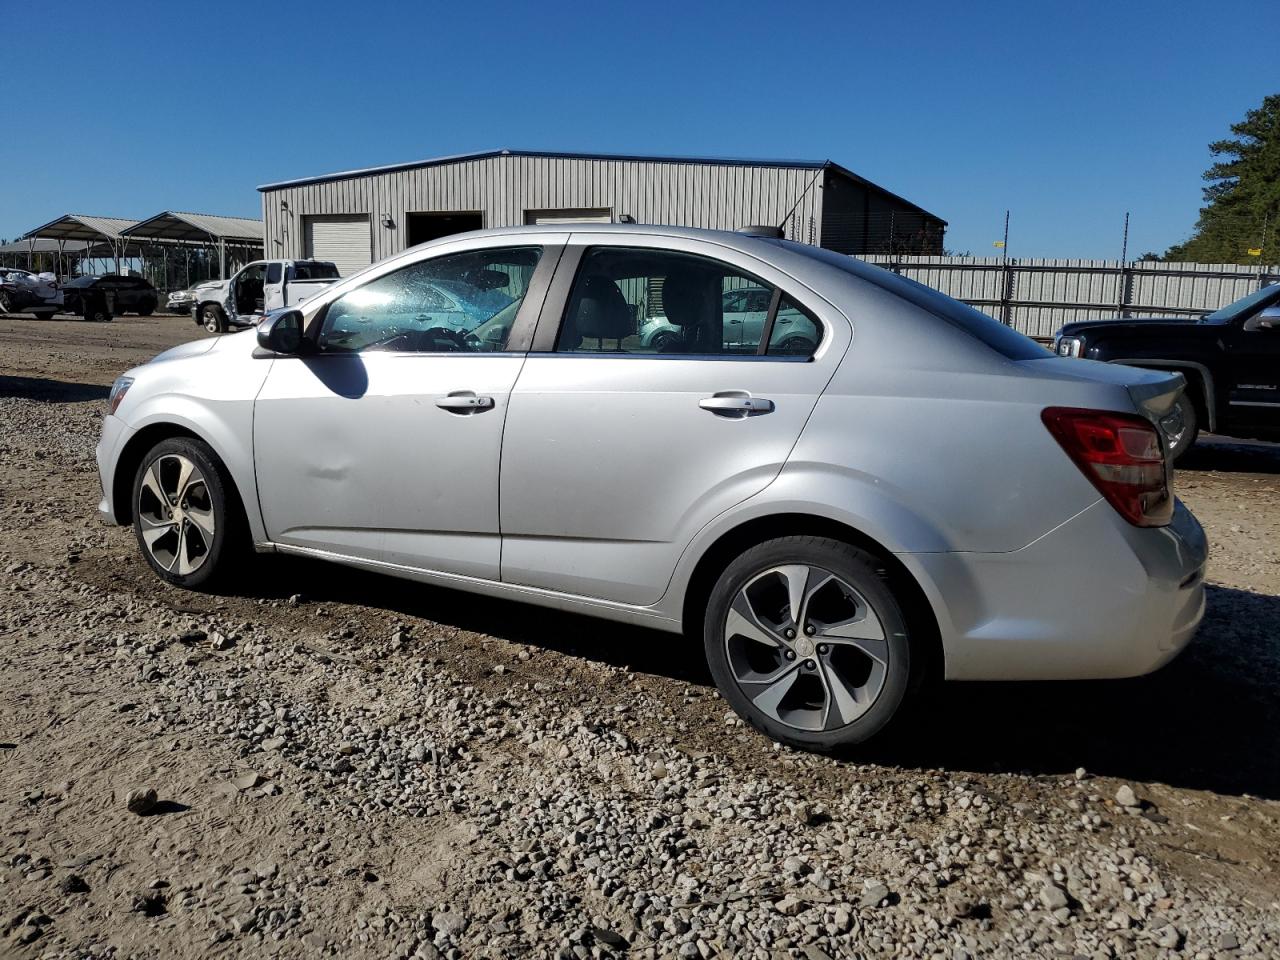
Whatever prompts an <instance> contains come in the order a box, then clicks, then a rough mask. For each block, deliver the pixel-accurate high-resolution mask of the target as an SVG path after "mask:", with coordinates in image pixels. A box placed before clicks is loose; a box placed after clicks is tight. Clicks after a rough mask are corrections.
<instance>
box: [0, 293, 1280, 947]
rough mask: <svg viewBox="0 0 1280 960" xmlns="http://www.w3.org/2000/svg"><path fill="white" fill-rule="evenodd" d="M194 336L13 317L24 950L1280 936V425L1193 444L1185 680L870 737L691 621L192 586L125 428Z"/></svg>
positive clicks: (988, 689) (5, 834)
mask: <svg viewBox="0 0 1280 960" xmlns="http://www.w3.org/2000/svg"><path fill="white" fill-rule="evenodd" d="M193 333H194V334H198V331H194V330H193V327H192V325H191V324H190V323H189V322H188V321H186V320H183V319H178V318H170V317H152V318H147V319H138V318H124V319H121V320H118V321H116V322H115V323H113V324H111V325H110V326H106V325H102V326H94V325H89V324H85V323H79V322H64V321H53V322H43V323H40V322H35V321H30V320H17V319H0V505H2V506H3V509H2V511H0V569H2V570H3V571H4V576H3V578H0V598H2V601H0V956H15V957H157V958H187V957H206V956H211V957H230V956H246V957H249V956H251V957H260V956H326V955H328V956H344V957H346V956H369V957H388V958H409V957H420V958H435V957H441V956H444V957H452V958H459V957H527V956H564V957H609V956H622V955H625V956H628V957H691V958H692V957H709V956H724V957H759V958H773V957H801V958H807V960H821V958H824V957H831V958H836V957H867V958H872V957H876V958H878V957H930V958H945V960H965V958H969V957H973V958H977V957H1010V958H1012V957H1026V956H1037V957H1062V958H1068V957H1077V956H1079V957H1090V958H1105V957H1128V956H1132V957H1139V958H1147V957H1150V958H1156V957H1179V958H1182V957H1188V958H1189V957H1195V958H1205V960H1207V958H1235V957H1242V958H1243V957H1274V956H1276V955H1278V954H1280V920H1278V919H1277V918H1280V902H1278V901H1280V878H1278V877H1277V873H1276V867H1277V863H1278V862H1280V743H1278V738H1277V730H1278V729H1280V699H1278V695H1277V689H1278V683H1277V682H1278V681H1280V641H1278V640H1277V627H1278V626H1280V597H1278V596H1277V594H1278V593H1280V572H1278V571H1277V566H1276V565H1277V562H1280V547H1278V546H1277V544H1278V543H1280V539H1278V538H1277V533H1280V498H1278V497H1277V487H1278V486H1280V449H1277V448H1275V447H1270V446H1266V445H1259V444H1235V443H1229V442H1210V443H1207V444H1205V446H1204V448H1203V449H1202V450H1197V451H1196V452H1195V453H1194V455H1193V458H1192V460H1191V462H1190V463H1189V464H1188V469H1185V470H1181V471H1179V475H1178V478H1177V486H1178V489H1179V493H1180V494H1181V495H1182V496H1183V497H1184V499H1185V500H1186V501H1187V502H1188V504H1189V505H1190V506H1191V507H1192V509H1193V510H1195V511H1196V513H1197V514H1198V515H1199V516H1200V518H1201V519H1202V521H1203V522H1204V523H1205V525H1206V527H1207V528H1208V530H1209V534H1210V538H1211V541H1212V543H1213V547H1214V555H1213V561H1212V564H1211V568H1210V581H1211V583H1212V587H1211V590H1210V607H1209V614H1208V617H1207V619H1206V622H1205V625H1204V627H1203V628H1202V630H1201V633H1200V635H1199V637H1198V638H1197V639H1196V641H1195V642H1194V644H1193V645H1192V647H1191V648H1190V649H1189V650H1188V652H1187V653H1186V654H1185V655H1184V656H1183V657H1182V658H1180V659H1179V660H1177V661H1176V662H1175V663H1174V664H1173V665H1171V666H1170V667H1169V668H1167V669H1165V670H1164V671H1162V672H1160V673H1159V674H1156V675H1154V676H1152V677H1148V678H1144V679H1141V680H1133V681H1118V682H1111V683H1078V684H1034V685H1030V684H1021V685H999V684H972V685H954V686H952V687H949V688H947V689H945V690H944V691H943V692H942V693H941V694H940V695H939V697H938V698H937V702H936V703H933V704H931V705H930V707H929V709H928V711H927V712H925V714H924V715H923V716H922V717H921V719H920V721H919V729H917V730H915V731H913V732H912V733H911V734H910V736H908V737H907V738H905V739H904V740H903V741H902V742H899V743H897V744H894V745H891V746H886V747H884V748H882V755H878V756H871V757H864V758H862V759H861V761H860V762H857V763H853V762H841V761H836V760H831V759H826V758H819V757H814V756H808V755H805V754H800V753H795V752H792V751H789V750H785V749H782V748H780V747H777V746H775V745H774V744H771V743H769V742H768V741H767V740H765V739H763V738H761V737H759V736H758V735H756V734H754V733H752V732H751V731H750V730H748V729H747V728H745V727H744V726H743V725H742V724H741V722H739V721H738V720H737V719H736V718H735V717H734V716H733V715H732V714H731V713H730V711H729V710H728V708H727V706H726V704H725V703H724V702H723V701H721V700H720V699H719V698H718V696H717V695H716V693H715V691H714V689H713V688H712V687H711V686H710V684H709V680H708V678H707V676H706V673H705V668H704V667H703V666H702V665H701V664H699V663H698V659H697V653H696V649H695V648H693V647H691V646H690V645H689V644H687V643H686V642H684V641H682V640H681V639H680V638H677V637H671V636H667V635H664V634H657V633H650V632H647V631H643V630H639V629H632V628H626V627H620V626H615V625H611V624H605V623H603V622H600V621H594V620H589V619H586V618H580V617H574V616H568V615H563V614H558V613H554V612H548V611H540V610H536V609H532V608H528V607H521V606H517V605H514V604H507V603H502V602H496V601H490V600H483V599H477V598H473V597H468V596H464V595H460V594H455V593H450V592H447V591H442V590H435V589H429V588H427V587H424V586H421V585H416V584H409V583H402V582H398V581H393V580H388V579H384V578H378V577H374V576H371V575H366V574H363V573H358V572H353V571H347V570H342V569H339V568H331V567H325V566H323V565H319V564H313V563H308V562H303V561H287V560H283V559H281V558H270V559H262V560H260V561H259V562H258V563H257V564H256V565H255V569H254V571H253V578H252V580H251V582H252V583H253V584H254V586H253V587H251V588H242V589H241V590H240V591H239V592H237V593H235V594H232V595H226V596H217V597H214V596H205V595H198V594H190V593H184V592H181V591H178V590H174V589H171V588H168V587H165V586H163V585H162V584H160V583H159V582H158V581H156V580H155V579H154V578H153V577H152V576H151V575H150V573H149V572H148V571H147V569H146V567H145V565H144V564H143V562H142V560H141V559H140V558H139V557H138V556H137V554H136V551H135V549H134V545H133V541H132V537H131V534H130V532H129V531H124V530H116V529H109V528H106V527H103V526H101V525H100V524H99V523H98V521H97V520H96V518H95V516H94V506H95V504H96V502H97V499H98V497H99V492H98V482H97V474H96V470H95V468H94V466H93V445H94V443H95V442H96V438H97V430H98V420H99V417H100V416H101V407H102V400H103V398H105V396H106V386H107V385H108V384H109V383H110V381H111V380H112V378H113V377H114V376H115V375H116V374H117V373H119V372H120V371H121V370H123V369H124V368H125V367H127V366H129V365H131V364H133V363H136V362H138V361H140V360H143V359H145V358H147V357H148V356H150V355H152V354H154V353H156V352H158V351H159V350H161V349H163V348H164V347H166V346H169V345H172V344H174V343H178V342H181V341H182V340H185V339H189V338H191V337H192V336H193ZM1082 602H1087V598H1082Z"/></svg>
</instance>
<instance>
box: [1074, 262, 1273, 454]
mask: <svg viewBox="0 0 1280 960" xmlns="http://www.w3.org/2000/svg"><path fill="white" fill-rule="evenodd" d="M1269 308H1270V309H1269ZM1053 352H1054V353H1056V354H1058V355H1059V356H1063V357H1085V358H1087V359H1089V360H1106V361H1107V362H1109V363H1124V364H1128V365H1130V366H1133V367H1151V368H1153V369H1156V370H1176V371H1178V372H1179V373H1181V374H1182V375H1183V376H1184V377H1186V379H1187V389H1186V393H1185V394H1183V397H1182V399H1181V400H1180V401H1179V402H1178V406H1177V408H1176V409H1174V410H1173V411H1172V412H1171V414H1170V415H1169V417H1167V418H1166V419H1165V421H1164V423H1163V426H1164V429H1165V433H1166V435H1167V436H1168V439H1169V450H1170V453H1171V454H1172V455H1173V457H1174V458H1175V459H1176V458H1178V457H1179V456H1181V455H1182V454H1184V453H1186V451H1187V450H1188V449H1190V447H1191V445H1192V444H1193V443H1195V442H1196V435H1197V434H1198V433H1199V432H1200V430H1201V429H1205V430H1210V431H1212V432H1214V433H1222V434H1226V435H1227V436H1232V437H1249V438H1253V439H1257V440H1280V284H1273V285H1272V286H1269V287H1263V288H1262V289H1261V290H1258V291H1255V292H1254V293H1251V294H1249V296H1247V297H1244V298H1242V299H1240V300H1237V301H1236V302H1235V303H1231V304H1228V305H1227V306H1225V307H1223V308H1222V309H1221V310H1217V311H1215V312H1214V313H1211V314H1209V315H1208V316H1206V317H1202V318H1200V319H1199V320H1195V319H1191V318H1185V317H1138V318H1125V319H1123V320H1091V321H1084V322H1082V323H1069V324H1067V325H1066V326H1065V327H1063V328H1062V329H1061V330H1059V331H1058V332H1057V333H1056V334H1055V335H1054V338H1053Z"/></svg>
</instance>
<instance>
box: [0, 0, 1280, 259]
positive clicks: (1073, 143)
mask: <svg viewBox="0 0 1280 960" xmlns="http://www.w3.org/2000/svg"><path fill="white" fill-rule="evenodd" d="M1232 9H1233V8H1231V7H1228V6H1222V5H1213V6H1211V5H1208V4H1193V3H1186V2H1177V0H1166V2H1164V3H1161V4H1140V5H1139V4H1128V3H1123V2H1120V3H1117V2H1110V3H1105V4H1104V3H1052V4H1047V3H1035V2H1031V3H1027V2H1022V3H1009V4H1003V3H982V2H978V3H972V2H971V3H956V2H953V3H945V4H943V3H917V4H911V3H894V4H888V3H875V4H865V5H864V4H855V3H830V4H809V3H798V2H791V3H787V4H771V3H756V2H751V0H740V2H735V3H699V2H697V0H684V2H679V3H668V2H665V0H663V2H629V3H612V2H606V0H596V2H592V3H555V2H551V0H543V2H538V3H533V2H530V3H514V4H508V3H503V2H499V0H489V2H486V3H483V4H467V3H451V4H435V3H417V2H413V3H411V2H406V3H402V4H396V3H381V2H378V0H365V2H361V3H352V2H344V3H338V2H332V0H310V2H305V3H303V2H293V0H285V2H278V3H255V4H249V3H239V2H232V0H220V2H218V3H192V4H187V3H172V2H150V0H136V2H129V3H123V4H105V5H104V4H102V3H99V2H96V0H95V2H93V3H87V2H86V3H76V2H71V3H64V4H61V5H59V7H58V14H57V16H56V17H54V18H52V19H50V18H47V17H43V16H41V15H39V14H37V13H34V12H31V11H28V12H27V13H26V14H24V15H23V16H22V17H21V18H20V20H21V24H20V25H19V27H18V29H17V30H14V29H13V28H14V24H13V23H10V24H8V26H7V28H6V31H5V32H6V34H7V36H6V40H5V44H4V46H5V57H4V63H3V66H0V71H3V76H4V77H5V83H4V87H5V94H4V100H5V101H6V103H7V104H9V105H10V107H9V109H7V110H6V111H5V112H6V116H7V121H6V134H5V135H4V136H3V137H0V237H9V238H12V237H14V236H17V235H19V234H21V233H23V232H25V231H26V230H29V229H31V228H33V227H35V226H38V225H39V224H41V223H44V222H46V221H48V220H50V219H53V218H54V217H56V216H59V215H61V214H63V213H66V212H76V213H88V214H97V215H115V216H126V217H143V216H149V215H151V214H154V213H157V212H159V211H160V210H164V209H177V210H195V211H201V212H208V213H223V214H231V215H239V216H260V215H261V207H260V201H259V195H258V193H257V192H256V190H255V189H254V188H255V187H256V186H257V185H258V184H261V183H266V182H270V181H273V180H281V179H289V178H292V177H300V176H307V175H311V174H318V173H325V172H331V171H335V170H343V169H348V168H352V167H361V166H370V165H376V164H382V163H393V162H399V161H404V160H413V159H419V158H424V157H431V156H438V155H441V154H451V153H460V152H467V151H472V150H483V149H490V148H494V147H511V148H518V149H534V150H536V149H566V150H582V151H593V152H606V153H612V152H619V153H669V154H685V155H710V156H741V157H787V158H790V157H794V158H801V159H824V158H831V159H833V160H835V161H837V162H839V163H841V164H843V165H845V166H847V167H849V168H851V169H852V170H854V171H856V172H857V173H859V174H861V175H863V176H865V177H867V178H868V179H870V180H873V181H875V182H877V183H879V184H881V185H883V186H885V187H887V188H888V189H890V190H893V191H894V192H896V193H899V194H901V195H903V196H905V197H907V198H908V199H911V200H913V201H915V202H916V203H919V204H920V205H921V206H923V207H925V208H926V209H928V210H931V211H933V212H934V213H936V214H938V215H939V216H941V217H943V218H944V219H946V220H948V221H949V222H950V229H949V230H948V233H947V246H948V247H949V248H951V249H956V250H967V251H970V252H972V253H974V254H991V253H994V252H996V251H994V250H993V248H992V246H991V242H992V241H993V240H996V239H998V238H999V236H1000V232H1001V229H1002V225H1003V219H1004V211H1005V209H1006V208H1009V209H1011V210H1012V228H1011V233H1010V243H1009V252H1010V254H1011V255H1013V256H1062V257H1118V256H1119V255H1120V242H1121V228H1122V223H1123V218H1124V213H1125V211H1126V210H1128V211H1130V212H1131V214H1132V227H1131V232H1130V244H1129V250H1130V252H1131V254H1132V255H1137V254H1139V253H1141V252H1143V251H1144V250H1148V249H1151V250H1157V251H1162V250H1163V249H1164V248H1165V247H1167V246H1168V245H1169V244H1170V243H1173V242H1175V241H1178V240H1180V239H1183V238H1184V237H1185V236H1186V234H1187V233H1188V232H1189V231H1190V229H1191V227H1192V225H1193V224H1194V222H1195V218H1196V214H1197V210H1198V208H1199V205H1200V187H1201V185H1202V184H1201V180H1200V174H1201V172H1202V171H1203V170H1204V169H1205V167H1206V166H1208V164H1209V162H1210V158H1209V153H1208V150H1207V146H1206V145H1207V144H1208V143H1209V141H1210V140H1213V139H1217V138H1219V137H1222V136H1225V135H1226V134H1227V132H1228V131H1227V127H1228V125H1229V124H1230V123H1231V122H1233V121H1235V120H1237V119H1239V118H1240V117H1242V116H1243V115H1244V113H1245V111H1246V110H1248V109H1250V108H1252V107H1255V106H1257V105H1258V104H1259V103H1260V102H1261V100H1262V98H1263V96H1265V95H1266V94H1269V93H1276V92H1280V4H1276V3H1274V2H1260V3H1253V4H1248V5H1241V6H1240V7H1239V8H1238V10H1239V15H1238V16H1236V15H1233V14H1232V13H1231V10H1232ZM11 19H12V18H11ZM15 39H17V40H18V41H19V42H17V43H15V42H14V40H15ZM14 104H19V105H20V108H17V109H15V108H14V106H13V105H14Z"/></svg>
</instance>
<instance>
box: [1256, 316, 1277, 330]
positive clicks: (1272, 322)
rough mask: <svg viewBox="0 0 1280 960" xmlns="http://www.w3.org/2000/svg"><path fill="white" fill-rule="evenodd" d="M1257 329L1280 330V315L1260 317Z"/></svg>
mask: <svg viewBox="0 0 1280 960" xmlns="http://www.w3.org/2000/svg"><path fill="white" fill-rule="evenodd" d="M1257 329H1259V330H1280V317H1259V318H1258V323H1257Z"/></svg>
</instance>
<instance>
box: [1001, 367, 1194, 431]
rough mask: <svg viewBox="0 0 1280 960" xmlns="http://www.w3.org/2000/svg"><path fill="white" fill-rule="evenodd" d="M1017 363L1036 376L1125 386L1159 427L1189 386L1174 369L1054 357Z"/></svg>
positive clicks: (1140, 407)
mask: <svg viewBox="0 0 1280 960" xmlns="http://www.w3.org/2000/svg"><path fill="white" fill-rule="evenodd" d="M1018 362H1019V364H1020V365H1022V366H1024V367H1026V368H1027V370H1029V371H1031V372H1033V373H1034V374H1035V375H1036V376H1043V377H1052V378H1054V379H1063V380H1076V381H1082V382H1089V383H1105V384H1109V385H1113V386H1118V387H1123V388H1124V389H1125V391H1126V392H1127V393H1128V394H1129V397H1130V399H1131V400H1133V405H1134V407H1135V408H1136V409H1137V410H1138V411H1139V412H1141V413H1142V414H1143V415H1144V416H1146V417H1147V418H1148V419H1150V420H1151V421H1152V422H1153V423H1155V424H1156V425H1157V426H1159V425H1160V421H1161V420H1162V419H1163V418H1164V417H1166V416H1168V414H1169V411H1170V410H1172V409H1173V405H1174V403H1175V402H1177V399H1178V397H1179V396H1181V395H1182V391H1183V390H1184V389H1185V388H1186V385H1187V381H1186V379H1185V378H1184V377H1183V376H1182V374H1180V373H1177V372H1175V371H1173V370H1147V369H1144V368H1142V367H1127V366H1125V365H1124V364H1119V363H1102V362H1100V361H1098V360H1079V359H1075V358H1070V357H1052V356H1050V357H1045V358H1043V359H1039V358H1037V359H1035V360H1020V361H1018Z"/></svg>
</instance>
